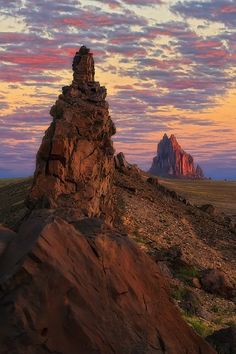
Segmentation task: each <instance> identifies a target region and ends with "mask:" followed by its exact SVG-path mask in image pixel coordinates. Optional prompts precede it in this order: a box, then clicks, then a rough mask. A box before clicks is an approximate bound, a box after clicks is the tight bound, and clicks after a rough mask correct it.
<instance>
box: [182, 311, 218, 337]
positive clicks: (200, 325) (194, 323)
mask: <svg viewBox="0 0 236 354" xmlns="http://www.w3.org/2000/svg"><path fill="white" fill-rule="evenodd" d="M183 317H184V319H185V321H186V322H187V323H188V324H189V325H190V326H191V327H192V328H193V329H194V331H195V332H196V333H197V334H199V335H200V336H201V337H204V338H205V337H207V336H209V335H211V334H212V333H213V332H214V328H213V327H212V326H211V325H210V324H209V323H208V322H206V321H204V320H202V319H201V318H199V317H196V316H189V315H188V314H185V315H184V316H183Z"/></svg>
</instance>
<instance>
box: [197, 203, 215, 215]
mask: <svg viewBox="0 0 236 354" xmlns="http://www.w3.org/2000/svg"><path fill="white" fill-rule="evenodd" d="M200 209H201V210H202V211H204V212H205V213H207V214H209V215H211V216H215V215H216V209H215V207H214V206H213V205H212V204H204V205H202V206H200Z"/></svg>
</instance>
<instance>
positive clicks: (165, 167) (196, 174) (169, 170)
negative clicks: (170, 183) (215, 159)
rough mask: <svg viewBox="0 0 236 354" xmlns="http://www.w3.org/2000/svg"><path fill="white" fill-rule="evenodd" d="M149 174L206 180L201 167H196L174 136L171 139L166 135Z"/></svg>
mask: <svg viewBox="0 0 236 354" xmlns="http://www.w3.org/2000/svg"><path fill="white" fill-rule="evenodd" d="M149 172H150V173H151V174H153V175H157V176H162V177H174V178H204V173H203V171H202V169H201V167H200V166H199V165H197V166H196V167H195V165H194V159H193V157H192V156H191V155H190V154H187V153H186V152H185V151H184V150H183V149H182V148H181V146H180V145H179V143H178V142H177V140H176V137H175V136H174V135H173V134H172V135H171V136H170V137H169V138H168V136H167V134H164V136H163V138H162V140H161V141H160V142H159V144H158V146H157V155H156V156H155V157H154V159H153V163H152V166H151V168H150V170H149Z"/></svg>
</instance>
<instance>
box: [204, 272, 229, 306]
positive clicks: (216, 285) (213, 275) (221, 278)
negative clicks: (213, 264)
mask: <svg viewBox="0 0 236 354" xmlns="http://www.w3.org/2000/svg"><path fill="white" fill-rule="evenodd" d="M200 280H201V285H202V288H203V289H204V290H205V291H208V292H209V293H212V294H217V295H220V296H223V297H225V298H227V299H232V298H233V296H234V292H235V288H234V285H233V284H232V282H231V281H230V279H229V278H228V277H227V275H226V274H225V273H224V272H223V271H221V270H219V269H209V270H207V271H205V272H204V273H203V275H202V276H201V279H200Z"/></svg>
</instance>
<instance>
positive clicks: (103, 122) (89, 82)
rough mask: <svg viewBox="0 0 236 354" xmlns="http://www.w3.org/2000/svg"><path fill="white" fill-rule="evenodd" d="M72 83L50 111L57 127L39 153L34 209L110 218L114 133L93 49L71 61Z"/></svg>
mask: <svg viewBox="0 0 236 354" xmlns="http://www.w3.org/2000/svg"><path fill="white" fill-rule="evenodd" d="M72 68H73V82H72V84H71V85H70V86H66V87H63V89H62V94H61V95H60V96H59V97H58V100H57V101H56V104H55V105H54V106H53V107H52V108H51V111H50V113H51V115H52V117H53V122H52V123H51V125H50V127H49V128H48V130H47V131H46V133H45V136H44V138H43V141H42V144H41V146H40V148H39V151H38V154H37V161H36V171H35V174H34V182H33V187H32V190H31V193H30V195H29V198H28V200H27V204H28V206H29V207H30V208H31V209H32V208H42V207H48V208H53V209H55V208H61V209H62V210H64V209H65V208H67V209H68V208H70V209H71V210H72V209H73V213H74V214H75V215H76V217H78V216H79V214H81V216H83V215H84V216H89V217H91V216H100V215H105V214H106V208H109V203H110V202H109V200H110V197H111V193H110V188H111V179H112V175H113V153H114V150H113V147H112V141H111V135H113V134H114V133H115V127H114V124H113V122H112V120H111V118H110V116H109V111H108V103H107V102H106V101H105V97H106V89H105V88H104V87H101V86H100V84H99V83H98V82H96V81H94V61H93V56H92V54H91V53H90V50H89V49H88V48H86V47H84V46H83V47H81V49H80V51H79V52H77V53H76V55H75V57H74V60H73V66H72Z"/></svg>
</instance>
